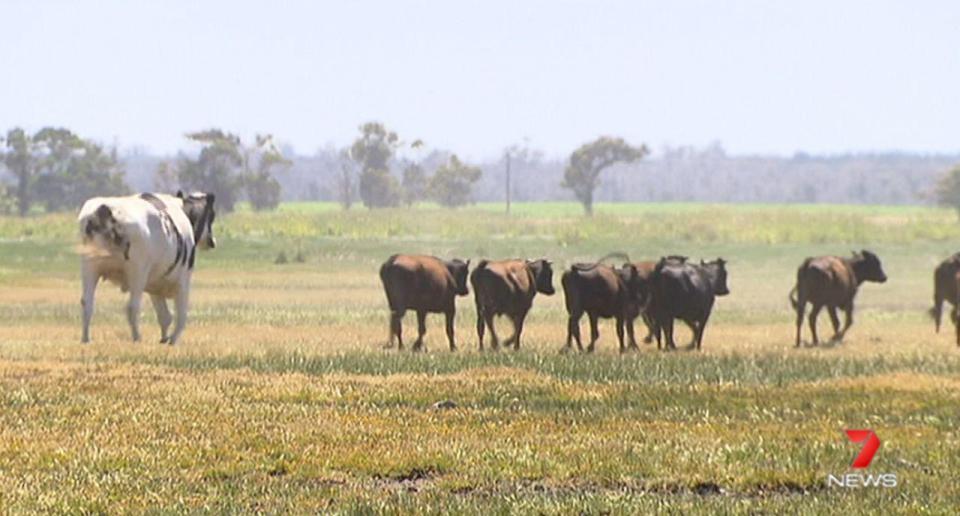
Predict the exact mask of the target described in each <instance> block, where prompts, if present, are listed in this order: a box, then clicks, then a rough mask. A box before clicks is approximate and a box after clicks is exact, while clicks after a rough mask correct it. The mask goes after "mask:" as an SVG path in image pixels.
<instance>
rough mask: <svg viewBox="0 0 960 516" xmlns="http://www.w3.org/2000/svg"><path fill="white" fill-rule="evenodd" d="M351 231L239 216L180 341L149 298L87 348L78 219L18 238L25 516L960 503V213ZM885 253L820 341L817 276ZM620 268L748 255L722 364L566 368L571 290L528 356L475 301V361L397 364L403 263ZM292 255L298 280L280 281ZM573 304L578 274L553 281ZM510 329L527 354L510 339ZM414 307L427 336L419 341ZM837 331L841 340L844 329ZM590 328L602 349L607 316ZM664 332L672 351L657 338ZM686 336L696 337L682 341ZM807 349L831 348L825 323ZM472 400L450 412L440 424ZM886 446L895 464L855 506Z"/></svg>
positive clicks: (798, 214) (629, 208)
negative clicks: (799, 317)
mask: <svg viewBox="0 0 960 516" xmlns="http://www.w3.org/2000/svg"><path fill="white" fill-rule="evenodd" d="M499 210H500V207H499V206H495V205H478V206H476V207H472V208H469V209H463V210H458V211H451V210H442V209H439V208H434V207H430V206H426V207H421V208H417V209H413V210H408V209H396V210H384V211H376V212H369V211H367V210H362V209H354V210H352V211H349V212H342V211H340V210H339V209H338V208H337V207H336V205H332V204H288V205H284V206H283V207H282V208H281V210H280V211H278V212H276V213H267V214H254V213H251V212H247V211H240V212H237V213H234V214H230V215H225V216H222V217H218V219H217V226H216V228H215V231H216V234H217V238H218V241H219V247H218V248H217V249H216V250H214V251H211V252H206V253H203V254H201V255H200V256H198V257H197V263H198V266H197V269H198V270H197V272H196V274H195V275H194V280H193V290H192V292H193V293H192V299H191V304H192V309H191V312H190V321H189V322H188V326H187V329H186V332H185V334H184V337H183V340H182V341H181V343H180V344H178V345H177V346H176V347H173V348H171V347H168V346H162V345H159V344H158V343H157V342H156V341H157V339H158V338H159V330H158V328H157V326H156V323H155V316H154V315H153V311H152V308H151V307H150V306H149V304H148V303H145V304H144V313H143V324H142V329H143V332H144V341H143V342H142V343H139V344H132V343H131V342H130V341H129V330H128V328H127V325H126V322H125V318H124V316H123V308H122V307H123V304H124V302H125V301H124V299H125V298H124V297H123V296H122V295H121V294H120V292H119V291H118V290H117V289H116V288H115V287H113V286H111V285H103V286H101V288H100V289H99V290H98V293H97V307H96V314H95V316H94V322H93V329H92V340H93V342H92V344H90V345H88V346H82V345H80V344H79V332H80V307H79V298H80V287H79V275H78V270H77V269H78V267H77V264H78V258H77V257H76V255H75V254H74V250H73V249H74V246H75V243H76V236H75V235H76V228H75V224H74V220H73V216H72V215H69V214H68V215H43V216H36V217H33V218H29V219H26V220H20V219H16V218H0V285H2V288H0V472H2V474H0V507H2V508H3V510H4V511H5V512H6V511H10V512H37V511H42V512H49V511H65V512H105V513H118V512H144V511H156V512H184V511H205V510H209V511H216V512H253V511H262V512H285V511H296V512H307V511H324V512H384V511H385V512H401V513H405V512H410V511H427V512H468V513H469V512H472V513H482V514H490V513H495V512H496V513H504V512H508V511H509V512H514V511H519V512H532V513H541V512H545V513H572V512H579V511H584V512H586V513H603V512H612V513H634V512H641V511H642V512H649V511H653V510H671V511H678V512H679V511H691V510H694V511H710V512H716V511H731V512H756V511H769V512H791V513H796V512H809V513H819V512H828V511H829V512H861V511H869V512H909V513H916V512H930V513H951V512H953V511H954V510H955V509H956V507H957V506H958V505H960V488H958V487H957V483H956V482H955V479H954V478H953V474H955V473H956V472H958V471H960V434H958V430H957V428H958V425H960V410H958V409H960V348H957V347H956V346H955V344H954V338H953V333H952V329H953V328H952V325H950V323H949V319H948V318H945V331H942V332H941V333H940V334H939V335H936V334H934V332H933V324H932V323H931V321H930V320H929V318H928V317H927V315H926V313H925V312H926V310H927V309H928V308H929V307H930V305H931V296H932V271H933V268H934V267H935V266H936V264H937V263H939V261H940V260H941V259H943V258H944V257H946V256H948V255H950V254H952V253H953V252H955V251H957V250H960V225H958V223H957V220H956V215H955V214H954V213H953V212H950V211H946V210H938V209H927V208H916V207H908V208H900V207H846V206H801V205H797V206H763V205H741V206H717V205H702V204H645V205H637V204H617V205H603V204H601V205H598V207H597V214H596V216H595V217H593V218H592V219H585V218H583V217H582V216H581V215H580V208H579V206H578V205H575V204H565V203H545V204H519V205H516V206H515V210H514V214H513V215H511V216H506V215H504V214H502V213H501V212H500V211H499ZM864 247H867V248H869V249H871V250H873V251H875V252H876V253H877V254H879V256H880V257H881V259H882V260H883V264H884V268H885V270H886V272H887V274H888V276H889V278H890V280H889V281H888V282H887V283H886V284H884V285H877V284H866V285H864V287H863V288H862V290H861V292H860V294H859V296H858V304H857V313H856V322H855V324H854V326H853V328H852V329H851V331H850V332H849V334H848V336H847V339H846V340H845V341H844V342H843V343H842V344H838V345H826V346H821V347H819V348H809V347H805V348H803V349H799V350H797V349H794V348H793V332H794V326H793V324H794V323H793V320H794V316H793V313H792V311H791V310H790V308H789V304H788V302H787V293H788V292H789V290H790V289H791V288H792V286H793V283H794V280H795V272H796V267H797V266H798V265H799V263H800V262H801V260H802V259H803V258H804V257H806V256H810V255H816V254H840V253H842V254H848V253H849V251H850V250H851V249H861V248H864ZM611 251H624V252H627V253H629V255H630V256H631V257H632V258H634V259H643V258H655V257H658V256H660V255H663V254H670V253H681V254H687V255H689V256H691V257H695V258H697V259H699V258H700V257H703V258H714V257H716V256H722V257H724V258H726V259H727V260H729V263H728V270H729V275H730V276H729V285H730V289H731V295H730V296H728V297H724V298H720V299H719V300H718V302H717V306H716V308H715V311H714V316H713V317H712V319H711V322H710V325H709V326H708V327H707V330H706V335H705V338H704V344H703V351H702V352H700V353H693V352H684V351H679V352H673V353H661V352H657V351H656V346H655V345H644V344H641V351H640V352H639V353H631V354H627V355H624V356H619V355H618V354H617V353H616V335H615V332H614V327H613V324H612V322H611V321H605V322H603V323H602V324H601V328H600V331H601V338H600V341H599V342H598V352H597V353H596V354H594V355H590V356H587V355H579V354H576V353H573V354H567V355H561V354H559V353H558V351H559V350H560V348H561V346H562V345H563V343H564V337H565V324H566V322H565V321H566V313H565V311H564V308H563V296H562V292H559V288H558V293H557V294H556V295H555V296H552V297H544V296H537V299H536V300H535V302H534V307H533V309H532V311H531V313H530V317H529V318H528V322H527V326H526V330H525V333H524V348H523V349H521V350H520V351H519V352H517V353H514V352H512V351H501V352H499V353H490V352H486V353H483V354H480V353H478V352H477V342H476V332H475V321H476V319H475V311H474V308H473V298H472V296H470V297H465V298H460V299H459V300H458V313H457V324H456V331H457V343H458V345H459V347H460V350H459V351H458V352H457V353H455V354H452V353H450V352H449V351H447V348H446V343H445V337H444V335H443V326H442V317H441V316H439V315H431V316H430V317H428V321H427V325H428V332H427V339H426V347H427V352H426V353H422V354H412V353H410V352H409V351H407V352H404V353H398V352H397V351H396V350H387V349H383V344H384V342H385V341H386V338H387V320H388V312H387V309H386V302H385V299H384V295H383V292H382V288H381V286H380V283H379V278H378V276H377V269H378V267H379V265H380V263H382V262H383V260H384V259H385V258H386V257H387V256H389V255H390V254H393V253H395V252H423V253H430V254H436V255H438V256H441V257H461V258H464V259H466V258H471V259H473V260H474V262H475V261H476V260H477V259H479V258H481V257H488V258H503V257H531V258H534V257H547V258H550V259H552V260H554V262H555V270H556V271H562V270H563V269H564V268H566V266H568V265H569V264H570V263H572V262H574V261H592V260H594V259H596V258H599V257H600V256H603V255H605V254H607V253H608V252H611ZM281 253H283V255H284V256H285V257H286V259H287V263H275V262H277V261H278V260H277V258H278V256H279V255H280V254H281ZM554 284H555V285H556V286H557V287H559V272H558V274H557V276H555V278H554ZM498 324H499V326H498V327H499V328H501V329H500V332H499V333H500V334H501V335H503V336H505V335H508V334H509V333H510V329H509V323H508V322H507V321H506V320H503V319H501V320H499V321H498ZM415 326H416V320H415V317H414V316H413V314H408V315H407V318H406V319H405V321H404V333H405V336H406V337H408V338H411V337H412V336H413V335H414V334H415ZM819 327H820V332H821V335H822V336H829V335H830V334H831V332H830V331H829V320H828V318H827V316H826V314H822V315H821V319H820V326H819ZM582 328H583V329H584V331H585V333H586V330H587V322H586V319H585V318H584V320H583V321H582ZM637 331H638V334H639V335H638V336H642V335H643V334H644V333H645V329H644V328H643V327H642V323H640V322H639V321H638V327H637ZM678 333H680V337H679V342H680V343H681V344H682V343H685V342H686V339H687V338H688V336H689V333H688V332H687V331H686V329H685V328H682V329H680V330H678ZM804 335H805V338H809V333H807V330H806V328H805V329H804ZM444 400H451V401H453V402H454V403H455V404H456V407H455V408H451V409H436V408H432V406H433V404H434V403H436V402H439V401H444ZM847 428H871V429H873V430H875V431H876V433H877V434H878V435H879V437H880V439H881V441H882V446H881V448H880V450H879V452H878V453H877V455H876V458H875V459H874V461H873V464H872V465H871V467H870V469H869V470H868V471H869V472H875V473H881V472H883V473H887V472H889V473H896V474H897V475H898V478H899V485H898V486H897V487H896V488H892V489H882V488H865V489H840V488H828V487H827V486H826V485H825V480H826V476H827V474H829V473H833V474H843V473H847V472H849V471H850V470H849V465H850V462H851V460H852V458H853V457H854V455H855V454H856V453H857V451H858V450H859V446H857V445H855V444H853V443H850V442H847V440H846V438H845V435H844V433H843V431H844V429H847Z"/></svg>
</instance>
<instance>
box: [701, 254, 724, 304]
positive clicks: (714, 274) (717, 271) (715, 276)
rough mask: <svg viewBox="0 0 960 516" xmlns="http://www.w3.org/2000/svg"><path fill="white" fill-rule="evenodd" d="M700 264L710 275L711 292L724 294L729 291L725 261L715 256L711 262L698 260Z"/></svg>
mask: <svg viewBox="0 0 960 516" xmlns="http://www.w3.org/2000/svg"><path fill="white" fill-rule="evenodd" d="M700 266H701V267H703V268H704V269H705V270H706V271H707V274H708V275H709V276H710V284H711V285H712V286H713V293H714V295H717V296H725V295H727V294H729V293H730V289H729V288H728V287H727V261H726V260H724V259H723V258H717V259H716V260H713V261H712V262H704V261H703V260H700Z"/></svg>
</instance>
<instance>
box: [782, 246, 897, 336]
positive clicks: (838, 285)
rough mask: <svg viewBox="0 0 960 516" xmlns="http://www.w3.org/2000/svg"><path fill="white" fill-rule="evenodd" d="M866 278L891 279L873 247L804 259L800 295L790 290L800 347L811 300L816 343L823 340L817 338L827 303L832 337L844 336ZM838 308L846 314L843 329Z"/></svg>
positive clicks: (850, 323) (799, 278)
mask: <svg viewBox="0 0 960 516" xmlns="http://www.w3.org/2000/svg"><path fill="white" fill-rule="evenodd" d="M864 281H874V282H877V283H883V282H885V281H887V275H886V274H884V272H883V266H882V265H881V264H880V259H879V258H877V255H875V254H873V253H871V252H870V251H867V250H863V251H860V252H859V253H856V252H855V253H853V256H852V257H850V258H842V257H839V256H819V257H816V258H807V259H806V260H804V261H803V264H801V265H800V268H799V269H798V270H797V286H796V287H794V291H795V292H796V294H797V297H796V298H794V297H793V293H794V292H791V293H790V294H791V295H790V303H791V304H792V305H793V308H794V309H795V310H796V311H797V339H796V347H800V331H801V328H802V327H803V312H804V310H805V309H806V304H807V303H808V302H809V303H810V304H811V305H813V310H811V311H810V319H809V322H810V333H811V335H812V336H813V345H815V346H816V345H817V344H819V343H820V341H819V339H818V338H817V316H818V315H819V314H820V309H821V308H823V307H827V311H828V313H829V314H830V322H832V323H833V331H834V335H833V337H832V339H831V340H833V341H840V340H843V336H844V335H845V334H846V333H847V330H849V329H850V326H851V325H853V299H854V297H855V296H856V295H857V289H858V288H859V287H860V284H861V283H863V282H864ZM837 308H840V309H842V310H843V311H844V314H845V315H846V320H845V322H844V325H843V329H840V319H839V318H838V317H837Z"/></svg>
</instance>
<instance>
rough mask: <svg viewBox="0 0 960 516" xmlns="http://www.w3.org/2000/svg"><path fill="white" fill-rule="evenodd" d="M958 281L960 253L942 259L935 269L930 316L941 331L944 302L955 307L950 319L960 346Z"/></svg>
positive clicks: (959, 276)
mask: <svg viewBox="0 0 960 516" xmlns="http://www.w3.org/2000/svg"><path fill="white" fill-rule="evenodd" d="M958 282H960V253H957V254H954V255H953V256H951V257H950V258H947V259H946V260H944V261H942V262H941V263H940V265H938V266H937V268H936V269H935V270H934V271H933V308H931V309H930V316H931V317H933V321H934V325H935V327H936V331H937V333H939V332H940V318H941V314H942V313H943V302H944V301H947V302H948V303H950V305H951V306H952V307H953V308H952V309H951V310H950V320H952V321H953V324H954V326H955V330H956V334H957V335H956V336H957V346H960V319H958V313H957V311H958V310H960V302H958V294H960V288H957V284H958Z"/></svg>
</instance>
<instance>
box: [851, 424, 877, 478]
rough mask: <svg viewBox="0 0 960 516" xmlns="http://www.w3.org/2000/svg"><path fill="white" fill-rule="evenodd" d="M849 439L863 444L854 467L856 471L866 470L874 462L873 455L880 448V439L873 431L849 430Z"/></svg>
mask: <svg viewBox="0 0 960 516" xmlns="http://www.w3.org/2000/svg"><path fill="white" fill-rule="evenodd" d="M847 437H849V438H850V441H851V442H855V443H863V448H860V453H859V454H858V455H857V456H856V457H855V458H854V459H853V465H852V466H853V467H854V468H856V469H861V468H865V467H867V466H869V465H870V462H871V461H873V455H874V454H875V453H877V449H878V448H880V438H878V437H877V434H875V433H873V430H847Z"/></svg>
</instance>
